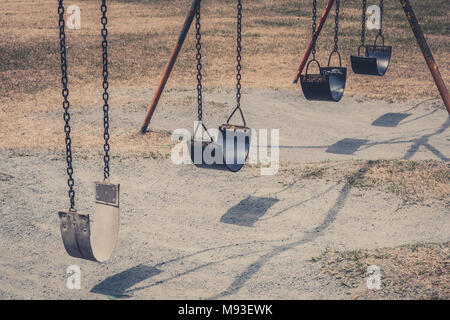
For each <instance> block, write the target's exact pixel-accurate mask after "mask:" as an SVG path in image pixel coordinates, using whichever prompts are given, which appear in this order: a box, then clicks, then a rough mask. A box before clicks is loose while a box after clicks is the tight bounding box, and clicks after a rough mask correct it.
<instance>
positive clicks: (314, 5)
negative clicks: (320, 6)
mask: <svg viewBox="0 0 450 320" xmlns="http://www.w3.org/2000/svg"><path fill="white" fill-rule="evenodd" d="M312 12H313V14H312V20H313V24H312V38H313V45H312V55H313V58H312V60H316V42H317V33H316V31H317V30H316V29H317V0H313V11H312Z"/></svg>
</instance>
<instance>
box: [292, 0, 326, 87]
mask: <svg viewBox="0 0 450 320" xmlns="http://www.w3.org/2000/svg"><path fill="white" fill-rule="evenodd" d="M333 4H334V0H328V4H327V6H326V8H325V10H324V11H323V14H322V18H321V19H320V21H319V25H318V26H317V28H316V34H317V39H318V38H319V35H320V31H322V27H323V25H324V24H325V21H326V20H327V18H328V14H329V13H330V10H331V8H332V7H333ZM317 39H316V41H317ZM312 47H313V39H312V38H311V41H310V42H309V46H308V49H306V53H305V55H304V56H303V59H302V62H301V63H300V67H298V70H297V76H296V77H295V79H294V83H297V82H298V79H299V78H300V75H301V74H302V72H303V69H304V68H305V65H306V62H307V61H308V59H309V56H310V55H311V51H312Z"/></svg>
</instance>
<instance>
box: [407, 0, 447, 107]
mask: <svg viewBox="0 0 450 320" xmlns="http://www.w3.org/2000/svg"><path fill="white" fill-rule="evenodd" d="M400 4H401V5H402V7H403V10H404V11H405V14H406V18H407V19H408V21H409V24H410V25H411V29H412V31H413V33H414V36H415V37H416V39H417V43H418V44H419V47H420V50H422V53H423V56H424V58H425V61H426V63H427V65H428V68H429V69H430V72H431V75H432V76H433V79H434V82H435V83H436V86H437V88H438V90H439V93H440V94H441V97H442V100H443V101H444V104H445V107H446V108H447V112H448V114H449V115H450V95H449V93H448V90H447V87H446V86H445V82H444V80H443V79H442V75H441V73H440V72H439V68H438V66H437V64H436V61H435V60H434V58H433V54H432V53H431V50H430V47H428V44H427V40H426V39H425V36H424V35H423V32H422V29H421V28H420V25H419V22H418V21H417V18H416V15H415V14H414V11H413V9H412V7H411V4H410V3H409V0H400Z"/></svg>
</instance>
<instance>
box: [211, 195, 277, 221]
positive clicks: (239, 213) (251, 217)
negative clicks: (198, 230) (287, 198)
mask: <svg viewBox="0 0 450 320" xmlns="http://www.w3.org/2000/svg"><path fill="white" fill-rule="evenodd" d="M278 201H280V200H278V199H276V198H267V197H253V196H248V197H247V198H245V199H244V200H242V201H241V202H239V203H238V204H237V205H235V206H234V207H231V208H230V209H228V211H227V212H226V213H225V214H224V215H223V216H222V217H221V218H220V222H223V223H227V224H234V225H237V226H242V227H253V225H254V224H255V223H256V222H257V221H258V219H259V218H261V217H262V216H264V215H265V214H266V213H267V211H268V210H269V209H270V208H271V207H272V206H273V205H275V204H276V203H277V202H278Z"/></svg>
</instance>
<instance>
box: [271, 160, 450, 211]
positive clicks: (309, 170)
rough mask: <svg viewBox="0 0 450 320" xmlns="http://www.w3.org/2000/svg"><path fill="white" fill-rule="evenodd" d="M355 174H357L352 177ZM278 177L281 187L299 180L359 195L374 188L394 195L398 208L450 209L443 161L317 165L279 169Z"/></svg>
mask: <svg viewBox="0 0 450 320" xmlns="http://www.w3.org/2000/svg"><path fill="white" fill-rule="evenodd" d="M355 172H358V174H356V175H355ZM279 174H280V176H281V177H282V179H281V184H282V185H283V186H288V185H291V184H293V183H296V182H299V181H301V180H303V179H325V180H327V181H330V180H334V181H345V182H347V183H350V184H351V185H352V186H353V187H355V188H357V189H358V190H360V191H362V192H365V191H368V190H371V189H375V188H376V189H379V190H382V191H384V192H386V193H387V194H391V195H393V196H395V197H396V198H398V199H400V200H401V201H402V204H401V205H400V206H399V209H400V208H402V207H403V206H408V205H414V204H421V205H431V204H433V203H435V202H439V203H441V204H443V205H444V206H445V207H448V208H450V200H449V199H450V164H449V163H446V162H443V161H436V160H424V161H411V160H377V161H350V162H339V163H330V162H321V163H316V164H310V165H305V166H299V167H288V168H282V169H280V171H279Z"/></svg>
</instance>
